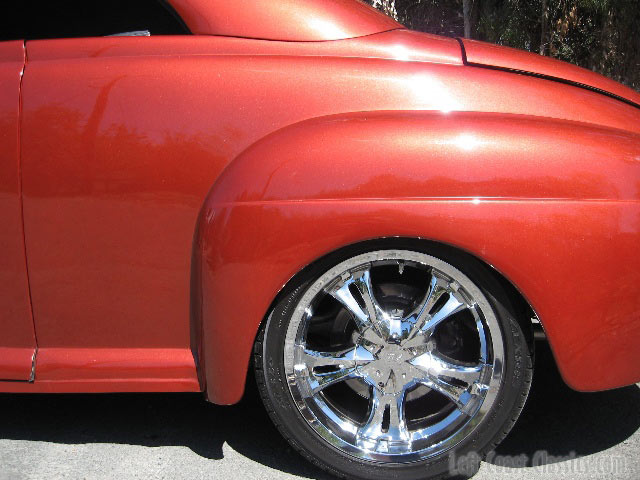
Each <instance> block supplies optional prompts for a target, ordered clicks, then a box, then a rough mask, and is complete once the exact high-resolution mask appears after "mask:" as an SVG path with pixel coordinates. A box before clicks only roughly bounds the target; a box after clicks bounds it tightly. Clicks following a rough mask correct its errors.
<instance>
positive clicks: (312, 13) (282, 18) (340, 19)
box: [171, 0, 402, 42]
mask: <svg viewBox="0 0 640 480" xmlns="http://www.w3.org/2000/svg"><path fill="white" fill-rule="evenodd" d="M271 3H272V4H271V5H265V4H264V2H260V1H256V0H234V1H233V2H229V1H227V0H172V1H171V4H172V5H173V7H174V8H175V10H176V12H177V13H178V14H179V15H180V16H181V17H182V19H183V20H184V22H185V23H186V25H187V27H189V30H190V31H191V32H192V33H194V34H197V35H224V36H228V37H244V38H260V39H264V40H286V41H294V42H309V41H326V40H342V39H345V38H354V37H363V36H366V35H372V34H374V33H380V32H384V31H386V30H392V29H395V28H402V25H400V24H399V23H397V22H395V21H394V20H392V19H391V18H389V17H387V16H386V15H383V14H382V13H380V12H379V11H378V10H376V9H374V8H372V7H370V6H369V5H367V4H365V3H364V2H361V1H359V0H357V1H354V0H322V2H318V1H317V0H278V1H277V2H271Z"/></svg>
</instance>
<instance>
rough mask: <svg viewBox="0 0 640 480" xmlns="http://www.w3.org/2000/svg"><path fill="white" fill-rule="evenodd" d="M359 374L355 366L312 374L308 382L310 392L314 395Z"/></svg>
mask: <svg viewBox="0 0 640 480" xmlns="http://www.w3.org/2000/svg"><path fill="white" fill-rule="evenodd" d="M359 376H360V374H359V373H358V371H357V370H356V368H355V367H347V368H340V369H338V370H335V371H332V372H329V373H319V374H313V375H312V377H313V380H312V381H311V382H310V386H311V393H312V394H313V395H315V394H317V393H319V392H321V391H322V390H324V389H325V388H327V387H329V386H331V385H333V384H335V383H338V382H344V381H345V380H349V379H352V378H358V377H359Z"/></svg>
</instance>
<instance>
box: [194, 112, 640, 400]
mask: <svg viewBox="0 0 640 480" xmlns="http://www.w3.org/2000/svg"><path fill="white" fill-rule="evenodd" d="M639 197H640V137H638V136H637V135H634V134H631V133H627V132H624V131H621V130H614V129H608V128H601V127H597V126H594V125H589V124H583V123H577V122H568V121H560V120H552V119H546V118H538V117H526V116H518V115H503V114H485V113H449V114H446V113H434V112H378V113H353V114H347V115H338V116H331V117H323V118H318V119H313V120H309V121H305V122H302V123H299V124H296V125H293V126H290V127H287V128H285V129H282V130H280V131H278V132H275V133H273V134H271V135H269V136H268V137H266V138H264V139H262V140H260V141H259V142H257V143H256V144H254V145H253V146H252V147H250V148H249V149H248V150H246V151H245V152H244V153H243V154H241V155H240V156H239V157H238V158H237V159H236V160H235V161H234V162H232V163H231V164H230V165H229V167H228V168H227V169H226V170H225V172H224V173H223V174H222V175H221V177H220V178H219V179H218V181H217V182H216V184H215V185H214V187H213V188H212V190H211V192H210V194H209V195H208V197H207V199H206V202H205V205H204V207H203V209H202V212H201V215H200V218H199V224H198V228H197V232H196V241H195V242H194V245H195V247H194V297H193V298H194V301H193V305H194V312H193V313H194V315H193V321H194V330H193V331H194V347H195V349H196V350H197V355H198V358H199V366H200V373H201V379H202V381H203V383H206V389H207V393H208V397H209V399H210V400H212V401H213V402H215V403H221V404H228V403H234V402H236V401H238V400H239V399H240V398H241V396H242V393H243V390H244V384H245V377H246V371H247V365H248V362H249V358H250V352H251V348H252V345H253V341H254V338H255V335H256V332H257V330H258V328H259V325H260V323H261V321H262V320H263V319H264V318H265V315H266V314H267V313H268V310H269V308H270V306H271V304H272V302H273V300H274V298H275V297H276V295H277V294H278V292H279V291H280V290H281V289H282V287H283V286H284V285H285V284H286V283H287V281H288V280H289V279H291V278H292V277H293V276H294V275H295V274H296V273H297V272H299V271H300V270H301V269H303V268H304V267H305V266H306V265H309V264H310V263H312V262H313V261H315V260H317V259H318V258H321V257H322V256H324V255H326V254H328V253H330V252H332V251H335V250H337V249H339V248H341V247H344V246H345V245H349V244H354V243H358V242H362V241H365V240H370V239H376V238H383V237H396V236H400V237H410V238H424V239H429V240H432V241H436V242H441V243H445V244H448V245H452V246H455V247H458V248H460V249H464V250H466V251H468V252H470V253H472V254H474V255H475V256H477V257H478V258H479V259H481V260H483V261H484V262H486V263H488V264H490V265H492V266H493V267H495V268H496V269H498V270H499V271H500V272H501V273H502V274H503V275H504V276H505V277H507V278H508V279H509V280H510V281H511V282H512V283H513V284H514V285H515V286H516V287H517V288H518V289H519V290H520V291H521V292H522V293H523V294H524V295H525V297H526V298H527V299H528V300H529V302H530V304H531V306H532V307H533V308H534V310H535V311H536V312H537V314H538V315H539V317H540V320H541V322H542V324H543V326H544V328H545V330H546V332H547V337H548V339H549V341H550V344H551V346H552V349H553V351H554V354H555V356H556V360H557V363H558V366H559V368H560V371H561V373H562V374H563V376H564V378H565V380H566V381H567V383H568V384H569V385H570V386H572V387H573V388H576V389H580V390H596V389H605V388H612V387H617V386H621V385H626V384H630V383H634V382H637V381H639V380H640V354H639V353H638V350H637V349H636V346H637V345H638V343H639V342H640V319H639V317H640V296H639V295H638V294H637V293H636V292H635V289H636V287H635V286H636V285H638V283H639V282H640V260H639V258H640V256H639V255H638V245H640V201H639Z"/></svg>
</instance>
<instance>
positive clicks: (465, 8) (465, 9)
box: [462, 0, 472, 38]
mask: <svg viewBox="0 0 640 480" xmlns="http://www.w3.org/2000/svg"><path fill="white" fill-rule="evenodd" d="M471 1H472V0H462V16H463V17H464V38H471Z"/></svg>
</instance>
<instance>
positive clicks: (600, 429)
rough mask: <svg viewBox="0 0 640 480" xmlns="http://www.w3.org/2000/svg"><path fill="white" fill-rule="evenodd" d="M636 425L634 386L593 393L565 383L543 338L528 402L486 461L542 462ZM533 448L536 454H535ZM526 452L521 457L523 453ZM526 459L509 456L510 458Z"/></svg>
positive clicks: (620, 435) (639, 393)
mask: <svg viewBox="0 0 640 480" xmlns="http://www.w3.org/2000/svg"><path fill="white" fill-rule="evenodd" d="M638 428H640V388H638V386H637V385H632V386H630V387H625V388H620V389H617V390H609V391H606V392H597V393H579V392H576V391H574V390H571V389H570V388H569V387H567V386H566V384H565V383H564V381H563V380H562V378H561V377H560V373H559V372H558V369H557V368H556V365H555V361H554V359H553V356H552V354H551V350H550V349H549V346H548V344H547V343H546V342H538V344H537V345H536V366H535V371H534V376H533V385H532V387H531V392H530V393H529V398H528V399H527V404H526V405H525V407H524V410H523V411H522V414H521V415H520V418H519V419H518V421H517V422H516V424H515V426H514V427H513V429H512V430H511V433H510V434H509V436H508V437H507V438H506V439H505V440H504V441H503V442H502V443H501V444H500V445H498V448H496V450H495V452H494V453H495V457H494V458H493V459H492V455H489V457H488V459H487V460H488V461H489V462H490V463H493V464H496V465H503V466H514V465H513V463H516V464H518V466H532V459H534V458H537V461H536V465H544V464H549V463H556V462H559V461H563V460H567V459H569V458H572V457H573V458H577V457H582V456H585V455H589V454H593V453H597V452H600V451H602V450H606V449H608V448H611V447H613V446H615V445H617V444H619V443H621V442H623V441H624V440H626V439H627V438H629V437H630V436H631V435H633V434H634V433H635V432H636V430H638ZM536 453H537V454H538V455H537V457H536ZM523 455H524V457H523ZM518 456H520V457H522V458H526V460H525V463H524V464H520V462H521V460H519V459H514V460H511V459H510V458H509V457H518Z"/></svg>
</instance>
